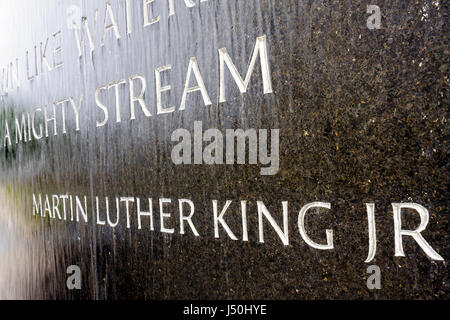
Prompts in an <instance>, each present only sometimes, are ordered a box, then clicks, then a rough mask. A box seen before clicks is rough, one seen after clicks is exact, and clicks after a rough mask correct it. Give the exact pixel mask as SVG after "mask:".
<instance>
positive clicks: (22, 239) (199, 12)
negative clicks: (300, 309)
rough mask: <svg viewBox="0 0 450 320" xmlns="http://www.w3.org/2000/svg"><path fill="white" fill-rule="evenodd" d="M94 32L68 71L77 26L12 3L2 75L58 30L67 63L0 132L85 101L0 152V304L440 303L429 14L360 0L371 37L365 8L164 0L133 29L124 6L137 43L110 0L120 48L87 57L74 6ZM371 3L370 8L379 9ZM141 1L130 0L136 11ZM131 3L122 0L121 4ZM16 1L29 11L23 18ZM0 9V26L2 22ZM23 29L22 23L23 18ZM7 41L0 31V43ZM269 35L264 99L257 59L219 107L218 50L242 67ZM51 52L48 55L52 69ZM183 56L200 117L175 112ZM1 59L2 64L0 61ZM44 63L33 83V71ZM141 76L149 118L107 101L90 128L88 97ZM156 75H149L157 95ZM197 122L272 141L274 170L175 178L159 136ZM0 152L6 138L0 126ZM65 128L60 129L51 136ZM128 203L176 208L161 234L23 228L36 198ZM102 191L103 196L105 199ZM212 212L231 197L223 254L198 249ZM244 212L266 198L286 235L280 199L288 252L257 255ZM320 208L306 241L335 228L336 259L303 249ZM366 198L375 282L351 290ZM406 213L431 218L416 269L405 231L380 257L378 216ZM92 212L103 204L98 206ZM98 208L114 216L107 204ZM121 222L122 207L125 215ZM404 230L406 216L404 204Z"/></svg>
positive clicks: (444, 35) (230, 85) (437, 55)
mask: <svg viewBox="0 0 450 320" xmlns="http://www.w3.org/2000/svg"><path fill="white" fill-rule="evenodd" d="M76 2H77V3H79V4H80V6H81V7H82V11H83V15H85V16H87V18H88V20H89V21H90V22H92V18H93V17H94V12H95V8H99V23H98V28H97V29H98V31H97V35H96V39H95V45H96V49H95V50H94V52H93V57H92V59H91V58H90V56H89V53H87V52H88V51H86V53H87V54H84V55H83V57H82V58H78V50H77V47H76V42H75V40H74V36H73V32H72V31H71V30H68V29H67V27H66V19H67V14H66V8H67V6H69V3H68V2H67V5H66V2H65V1H51V0H46V1H42V2H41V1H39V5H38V4H36V3H29V2H28V1H23V0H22V1H18V2H17V6H14V7H13V8H12V9H11V10H12V11H11V12H8V14H7V15H8V17H9V18H8V19H7V20H6V22H5V24H7V26H6V27H5V26H4V24H2V23H0V25H1V26H2V31H1V32H2V33H3V34H4V33H5V32H6V33H14V35H15V36H14V37H10V38H8V42H7V43H6V44H5V43H2V49H3V48H4V47H5V48H6V49H5V52H7V53H8V55H7V56H6V57H5V59H4V61H3V60H2V61H0V66H3V65H5V64H6V63H8V62H9V61H13V59H14V58H15V57H16V56H17V55H20V59H21V60H22V64H21V67H22V66H23V65H24V63H23V56H24V53H25V51H27V50H28V51H30V53H31V52H32V51H33V50H34V49H33V47H34V45H36V44H39V42H42V41H44V42H45V40H46V38H47V37H48V36H51V35H52V34H53V33H55V32H56V31H58V30H62V38H61V39H62V44H61V46H62V48H63V51H62V53H61V59H62V60H63V61H64V65H63V66H62V67H61V68H59V69H55V70H52V71H51V72H49V73H44V74H40V76H38V77H37V78H36V79H34V80H32V81H27V80H24V81H22V82H23V83H22V84H21V87H20V88H19V89H17V90H14V91H12V92H10V93H9V94H8V96H6V97H3V99H2V100H0V106H1V116H0V118H1V123H2V124H3V123H4V122H5V118H7V119H10V120H11V119H13V117H14V115H15V114H20V112H23V111H27V112H31V111H32V110H33V108H35V107H36V106H38V105H44V104H51V103H52V102H53V101H57V100H58V99H62V98H64V97H69V96H73V97H74V98H75V99H78V98H79V95H80V94H82V93H83V94H84V97H85V98H84V103H83V105H82V109H81V110H82V111H81V112H80V117H81V118H80V123H81V129H80V131H79V132H76V131H75V129H74V127H75V122H74V121H73V117H72V118H70V121H71V122H70V123H68V133H67V134H66V135H63V134H59V135H58V136H56V137H54V136H51V137H49V138H48V139H42V140H39V141H35V142H31V143H27V144H20V145H13V147H9V148H7V149H4V148H2V149H0V159H1V160H0V161H1V169H0V182H1V184H0V199H2V201H1V203H2V208H1V209H0V210H1V211H2V212H1V218H0V221H1V222H2V224H1V226H0V228H1V229H0V230H1V234H2V235H1V236H0V250H2V251H3V252H4V254H5V257H6V256H7V257H8V259H6V260H7V262H6V261H5V260H3V261H2V262H0V271H1V272H0V285H2V286H3V288H4V290H3V291H2V293H1V294H3V295H5V296H9V297H26V298H68V299H72V298H74V299H78V298H82V299H95V298H98V299H117V298H132V299H134V298H146V299H183V298H185V299H195V298H204V299H206V298H208V299H209V298H212V299H347V298H350V299H353V298H363V299H385V298H415V299H435V298H440V299H446V298H448V296H449V282H448V281H449V280H448V262H447V259H448V258H449V254H450V247H449V242H448V230H449V213H448V204H449V202H448V136H449V130H448V124H447V119H446V117H447V108H448V96H447V91H448V85H449V78H448V75H449V49H448V32H447V31H446V30H447V29H446V20H447V17H448V4H446V3H445V2H443V1H440V0H439V1H438V0H436V1H427V0H424V1H405V0H395V1H373V2H374V4H377V5H379V6H380V8H381V13H382V26H381V27H382V28H381V29H379V30H369V29H368V28H367V26H366V20H367V18H368V16H369V14H367V13H366V9H367V5H368V3H367V1H342V0H339V1H338V0H336V1H303V0H302V1H298V0H287V1H281V0H250V1H247V0H245V1H244V0H209V1H207V2H204V3H203V2H202V3H201V2H200V1H197V0H196V1H194V2H195V3H196V6H195V7H193V8H190V9H188V8H186V6H185V5H184V4H183V2H182V1H175V5H176V7H175V9H176V14H175V15H173V16H170V17H169V16H168V12H169V10H168V9H169V8H168V4H167V2H165V1H158V0H156V2H155V3H154V4H153V11H152V14H155V15H156V13H160V14H161V20H160V21H159V23H157V24H155V25H152V26H149V27H145V28H144V27H143V26H142V25H141V20H142V8H141V6H140V5H133V7H132V9H131V10H132V14H133V16H134V17H135V18H134V20H133V30H132V33H131V34H130V35H127V34H126V31H125V25H126V17H125V14H124V7H125V1H118V0H117V1H111V5H112V9H113V12H114V14H115V16H116V19H117V24H118V26H119V27H120V33H121V38H120V40H119V41H116V40H115V38H114V37H113V32H112V31H108V33H107V37H106V40H105V46H104V47H100V45H99V43H100V38H101V30H102V27H103V22H104V20H103V19H104V14H105V1H100V0H96V1H87V0H83V1H76ZM375 2H376V3H375ZM139 3H140V1H139ZM133 4H135V2H133ZM24 6H26V7H28V8H27V9H26V10H23V8H24ZM3 16H5V12H1V13H0V17H3ZM19 22H20V23H19ZM5 30H8V31H5ZM262 35H266V37H267V44H268V51H269V59H270V71H271V76H272V83H273V93H272V94H263V89H262V87H263V84H262V80H261V71H260V64H259V62H258V63H257V64H256V67H255V72H254V74H253V76H252V80H251V82H250V85H249V89H248V92H247V93H245V94H241V93H240V92H239V90H238V88H237V86H236V85H235V83H234V82H233V80H232V79H231V77H230V78H227V92H226V94H227V102H225V103H219V102H218V101H219V99H218V87H219V55H218V50H219V49H220V48H223V47H226V48H227V50H228V52H229V53H230V56H232V57H233V61H234V62H235V64H236V66H237V67H238V69H239V70H240V72H241V74H244V70H246V68H247V66H248V63H249V60H250V57H251V53H252V50H253V47H254V46H255V40H256V38H257V37H259V36H262ZM50 50H52V49H49V53H48V54H47V56H48V57H49V61H53V60H52V59H50V58H52V53H51V51H50ZM191 56H195V57H196V58H197V61H198V64H199V68H200V70H201V72H202V75H203V77H204V80H205V85H206V87H207V89H208V93H209V95H210V97H211V100H212V105H211V106H209V107H205V105H204V103H203V100H202V98H201V95H200V94H198V93H197V94H192V95H190V96H189V99H188V101H187V104H186V110H185V111H183V112H179V111H178V106H179V103H180V99H181V96H182V92H183V88H184V81H185V79H186V70H187V66H188V63H189V58H190V57H191ZM0 57H2V55H0ZM169 63H170V64H171V65H172V70H171V73H170V83H171V85H172V91H171V93H170V95H167V96H164V99H167V100H165V101H166V102H167V104H169V103H171V104H173V105H175V106H176V109H177V111H176V112H174V113H171V114H167V115H156V102H155V101H156V98H155V90H154V88H155V79H154V69H155V68H157V67H160V66H164V65H166V64H169ZM40 71H41V70H39V72H40ZM137 73H140V74H143V75H144V76H145V77H146V78H147V81H148V83H147V86H148V92H147V93H146V96H145V99H146V102H147V104H148V106H149V109H150V111H151V113H152V115H153V116H152V117H150V118H146V117H145V116H144V115H143V113H142V112H141V110H140V108H138V107H137V109H136V110H137V111H136V112H137V116H136V120H134V121H130V120H129V110H128V107H127V106H128V104H127V100H126V99H127V97H126V93H127V90H128V88H127V87H125V86H124V87H123V88H121V89H120V90H121V91H120V92H121V93H122V94H123V101H122V104H123V109H122V118H123V121H122V122H121V123H115V116H116V115H115V113H114V107H113V106H114V102H115V100H114V99H115V97H114V94H113V93H112V92H113V91H112V90H113V89H111V90H110V91H109V93H108V95H107V96H106V95H104V96H103V99H104V101H105V102H107V104H108V105H110V112H111V113H110V118H111V119H110V120H109V122H108V124H107V125H106V126H104V127H101V128H96V121H98V120H99V119H100V120H101V119H102V116H103V114H102V111H101V110H100V109H99V108H97V107H96V105H95V99H94V93H95V90H96V88H98V87H100V86H103V85H105V84H107V83H109V82H112V81H117V80H120V79H126V78H128V77H130V76H131V75H134V74H137ZM166 81H168V79H164V82H166ZM194 121H202V122H203V127H204V129H205V130H206V129H208V128H218V129H219V130H225V129H228V128H234V129H237V128H242V129H248V128H257V129H276V128H278V129H280V171H279V172H278V174H277V175H274V176H262V175H260V172H259V166H252V165H235V166H226V165H217V166H209V165H179V166H176V165H174V164H173V163H172V161H171V150H172V148H173V146H174V143H173V142H171V140H170V135H171V133H172V132H173V131H174V130H175V129H178V128H186V129H188V130H190V131H192V128H193V125H194ZM0 129H2V131H0V137H1V138H2V140H3V137H4V128H3V127H0ZM60 129H61V128H60ZM33 193H35V194H38V193H41V194H49V195H51V194H58V195H62V194H66V193H68V194H72V195H79V196H83V195H87V196H88V207H89V211H90V214H91V210H92V209H93V208H94V199H93V197H95V196H98V197H99V198H100V199H104V197H105V196H108V197H109V198H110V199H114V197H115V196H132V197H139V198H141V199H143V201H144V199H146V198H148V197H151V198H153V199H155V200H156V202H157V199H159V198H169V199H172V200H173V203H172V204H171V205H168V206H167V210H168V211H167V212H172V213H173V215H172V218H170V219H168V220H167V221H168V225H169V226H170V227H173V228H175V230H176V232H175V233H174V234H163V233H161V232H159V231H158V228H159V223H160V220H159V214H157V213H158V211H159V209H158V206H157V203H155V204H154V206H155V207H154V210H155V212H156V213H155V221H154V222H155V227H156V229H157V230H156V231H153V232H152V231H150V230H148V221H147V220H144V221H145V223H143V225H144V226H145V227H144V228H143V229H142V230H138V229H137V227H136V219H135V218H134V217H132V220H131V228H129V229H128V228H127V227H126V222H125V220H124V219H125V217H124V216H121V223H120V224H119V225H118V226H117V227H116V228H111V227H109V226H101V225H98V224H95V222H94V220H91V219H90V220H89V223H87V224H86V223H76V222H70V221H59V220H57V219H48V217H47V218H41V217H33V216H32V212H33V211H32V210H33V209H32V204H33V202H32V194H33ZM102 197H103V198H102ZM178 199H190V200H192V201H193V202H194V204H195V215H194V218H193V222H194V224H195V226H196V227H197V228H198V231H199V233H200V234H201V236H200V237H195V236H194V235H193V233H192V232H191V230H190V229H189V228H187V231H186V234H184V235H180V234H179V232H178V231H179V230H178V228H179V220H178V215H177V212H178V204H177V200H178ZM212 200H219V207H220V208H222V207H223V205H224V203H225V201H226V200H233V204H232V205H231V206H230V211H229V212H228V214H227V216H226V221H227V223H228V225H229V226H230V228H231V229H232V230H233V232H234V233H235V234H236V236H237V237H238V238H239V239H240V240H238V241H233V240H231V239H230V238H229V237H227V235H226V234H225V232H224V230H223V228H221V229H220V232H221V236H220V238H219V239H215V238H214V225H213V216H212ZM241 200H247V202H248V207H247V215H248V225H249V230H248V231H249V241H248V242H243V241H242V231H241V229H242V226H241V216H240V206H239V201H241ZM256 201H263V202H264V204H265V205H266V206H267V208H268V209H269V211H270V212H271V214H272V215H273V216H274V219H275V220H276V221H277V223H280V226H281V223H282V212H281V208H282V204H281V202H282V201H288V202H289V240H290V245H289V246H284V245H283V244H282V243H281V240H280V238H279V237H278V235H277V234H276V233H275V232H274V231H273V229H272V228H271V227H270V225H269V224H268V223H267V222H265V233H264V237H265V239H264V240H265V243H259V242H258V239H259V238H258V215H257V208H256ZM313 201H323V202H330V203H331V210H321V211H320V214H319V211H317V214H311V215H309V216H308V217H307V220H306V223H307V230H308V232H309V236H310V237H311V238H312V239H313V240H315V241H316V242H319V243H324V241H325V229H333V231H334V246H335V248H334V250H317V249H313V248H311V247H310V246H308V245H307V244H306V243H305V241H303V239H302V238H301V236H300V234H299V230H298V227H297V217H298V213H299V210H300V209H301V208H302V206H304V205H305V204H307V203H310V202H313ZM369 202H373V203H375V206H376V208H375V216H376V226H377V239H378V241H377V252H376V256H375V259H374V260H373V261H372V262H371V263H370V264H375V265H378V266H379V267H380V269H381V275H382V282H381V284H382V289H381V290H369V289H368V288H367V286H366V279H367V277H368V275H367V274H366V269H367V267H368V266H369V265H370V264H367V263H364V260H365V259H366V257H367V253H368V225H367V215H366V206H365V203H369ZM395 202H414V203H418V204H421V205H422V206H424V207H425V208H427V209H428V210H429V213H430V220H429V223H428V226H427V228H426V230H425V231H424V232H423V233H422V234H423V236H424V238H425V239H426V240H427V242H429V243H430V245H431V246H432V247H433V248H434V249H435V250H436V251H437V252H438V253H439V254H440V255H441V256H442V257H443V258H444V259H445V261H443V262H442V261H432V260H431V259H430V258H429V257H427V255H426V254H425V253H424V251H423V250H422V249H421V248H420V247H419V246H418V245H417V243H416V242H415V241H414V240H412V238H411V237H404V249H405V253H406V257H394V219H393V213H392V206H391V204H392V203H395ZM102 206H103V207H102V210H104V205H102ZM113 210H114V207H113ZM122 210H124V209H123V207H122ZM403 219H404V220H403V223H404V228H409V229H414V228H416V227H417V225H418V224H419V222H420V219H419V216H418V215H417V213H415V212H414V211H406V214H404V216H403ZM71 264H76V265H79V266H80V267H81V270H82V275H83V278H82V290H79V291H69V290H67V288H66V282H65V281H66V277H67V275H66V268H67V266H69V265H71Z"/></svg>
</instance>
